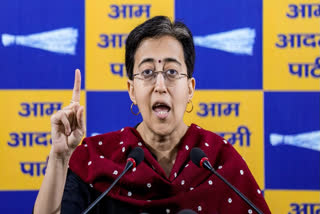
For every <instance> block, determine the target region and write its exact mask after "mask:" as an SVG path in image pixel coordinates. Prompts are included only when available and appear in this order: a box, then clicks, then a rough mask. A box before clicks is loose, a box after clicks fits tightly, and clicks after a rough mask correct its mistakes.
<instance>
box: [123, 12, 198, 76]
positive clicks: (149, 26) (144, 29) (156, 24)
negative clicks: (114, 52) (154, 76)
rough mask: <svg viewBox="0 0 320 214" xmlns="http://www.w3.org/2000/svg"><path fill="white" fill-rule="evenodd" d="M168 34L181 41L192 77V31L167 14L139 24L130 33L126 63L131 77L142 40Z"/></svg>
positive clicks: (193, 53)
mask: <svg viewBox="0 0 320 214" xmlns="http://www.w3.org/2000/svg"><path fill="white" fill-rule="evenodd" d="M166 35H168V36H172V37H174V38H175V39H177V40H178V41H179V42H180V43H181V45H182V47H183V52H184V60H185V64H186V66H187V73H188V78H191V77H192V74H193V69H194V61H195V50H194V43H193V37H192V33H191V31H190V30H189V28H188V27H187V26H186V25H185V24H184V23H182V22H178V21H176V22H171V20H170V19H169V18H168V17H166V16H155V17H153V18H151V19H149V20H147V21H145V22H144V23H142V24H140V25H139V26H137V27H136V28H135V29H133V30H132V31H131V32H130V34H129V35H128V38H127V40H126V54H125V64H126V69H127V75H128V77H129V79H131V80H132V79H133V67H134V55H135V53H136V51H137V48H138V47H139V45H140V43H141V42H142V40H144V39H146V38H156V37H161V36H166Z"/></svg>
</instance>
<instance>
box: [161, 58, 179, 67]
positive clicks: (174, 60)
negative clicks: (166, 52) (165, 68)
mask: <svg viewBox="0 0 320 214" xmlns="http://www.w3.org/2000/svg"><path fill="white" fill-rule="evenodd" d="M164 62H165V63H167V62H174V63H177V64H179V65H180V66H181V63H180V62H179V61H178V60H177V59H175V58H171V57H168V58H165V59H164Z"/></svg>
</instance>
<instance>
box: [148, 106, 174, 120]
mask: <svg viewBox="0 0 320 214" xmlns="http://www.w3.org/2000/svg"><path fill="white" fill-rule="evenodd" d="M152 110H153V112H154V113H155V114H156V116H157V117H158V118H160V119H165V118H167V117H168V115H169V112H170V110H171V108H170V106H169V105H168V104H166V103H160V102H156V103H155V104H153V106H152Z"/></svg>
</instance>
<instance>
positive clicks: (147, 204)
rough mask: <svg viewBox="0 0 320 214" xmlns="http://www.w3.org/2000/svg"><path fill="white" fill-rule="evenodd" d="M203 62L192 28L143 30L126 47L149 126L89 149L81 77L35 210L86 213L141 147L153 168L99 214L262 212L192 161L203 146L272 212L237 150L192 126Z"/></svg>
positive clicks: (55, 130) (122, 186)
mask: <svg viewBox="0 0 320 214" xmlns="http://www.w3.org/2000/svg"><path fill="white" fill-rule="evenodd" d="M194 60H195V52H194V44H193V38H192V34H191V32H190V31H189V29H188V28H187V27H186V26H185V25H184V24H183V23H180V22H176V23H171V21H170V20H169V19H168V18H167V17H163V16H158V17H154V18H152V19H150V20H148V21H146V22H144V23H143V24H141V25H139V26H138V27H136V28H135V29H134V30H133V31H132V32H131V33H130V34H129V36H128V38H127V41H126V58H125V61H126V68H127V74H128V77H129V80H128V92H129V95H130V99H131V101H132V103H133V105H137V106H138V109H139V111H140V113H141V115H142V118H143V121H142V122H141V123H140V124H138V125H137V126H136V127H135V128H131V127H125V128H123V129H121V130H119V131H116V132H111V133H107V134H103V135H98V136H94V137H88V138H85V139H84V140H83V141H82V144H81V145H80V146H78V144H79V143H80V141H81V139H82V137H83V135H84V133H85V123H84V120H83V111H84V108H83V107H82V106H80V105H79V99H80V85H81V84H80V82H81V80H80V71H78V70H77V71H76V74H75V84H74V90H73V97H72V103H71V104H70V105H69V106H68V107H66V108H64V109H63V110H61V111H59V112H57V113H56V114H55V115H54V116H53V117H52V119H51V125H52V142H53V146H52V150H51V152H50V156H49V161H48V166H47V172H46V175H45V178H44V181H43V184H42V186H41V189H40V191H39V194H38V197H37V200H36V203H35V208H34V213H60V211H61V212H62V213H80V212H81V211H83V210H84V209H85V208H86V207H87V206H88V205H89V204H90V203H91V202H93V201H94V200H95V198H96V197H97V196H98V195H100V194H101V192H103V191H104V190H106V189H107V188H108V187H109V186H110V184H111V183H112V182H113V181H114V179H115V178H116V177H117V176H118V175H119V173H120V172H121V171H122V169H123V167H124V165H125V162H126V158H127V155H128V153H129V152H130V151H131V150H132V149H133V148H134V147H137V146H139V147H141V148H142V149H143V150H144V153H145V159H144V161H143V162H142V163H141V164H140V165H139V166H138V167H137V168H134V169H132V170H130V171H129V172H128V173H127V174H126V175H125V176H124V177H123V178H121V180H120V181H119V183H118V184H117V185H116V186H115V187H114V188H113V189H112V191H111V192H110V193H109V194H108V195H107V196H106V197H105V198H104V199H103V201H101V202H100V203H99V204H98V205H97V206H96V207H95V208H94V213H177V212H179V211H180V210H182V209H192V210H194V211H196V212H197V213H252V212H253V211H252V210H251V208H250V207H249V206H248V205H247V204H246V203H245V202H244V201H242V200H241V199H240V198H239V197H238V196H237V195H236V194H235V193H233V192H232V191H231V190H230V189H229V188H228V187H227V186H226V185H225V184H224V183H222V182H221V181H220V180H219V179H217V178H216V177H215V176H213V175H211V174H210V173H209V172H207V171H206V170H204V169H200V168H198V167H197V166H196V165H194V164H193V163H191V161H190V158H189V154H190V151H191V149H192V148H193V147H200V148H201V149H203V150H204V151H205V152H206V153H207V155H208V157H209V160H210V161H211V163H213V167H214V168H215V169H217V171H218V172H220V174H221V175H223V176H224V177H225V178H226V179H228V180H229V181H230V182H231V183H232V184H233V185H235V186H236V188H238V189H239V190H240V191H242V192H243V193H244V194H245V195H246V196H247V197H248V198H249V199H250V200H251V201H252V202H253V203H254V204H256V205H257V207H259V208H260V209H261V210H262V211H263V212H264V213H270V211H269V209H268V206H267V204H266V203H265V200H264V198H263V196H262V194H261V191H260V189H259V187H258V185H257V183H256V182H255V180H254V178H253V176H252V175H251V173H250V171H249V169H248V168H247V166H246V164H245V162H244V161H243V159H242V158H241V156H240V155H239V154H238V153H237V152H236V151H235V150H234V149H233V147H232V145H230V144H229V143H227V141H225V140H224V139H223V138H221V137H219V136H218V135H216V134H214V133H212V132H209V131H206V130H204V129H202V128H200V127H199V126H196V125H195V124H192V125H191V126H190V127H188V126H187V125H186V124H185V123H184V122H183V115H184V113H185V112H186V111H188V110H186V108H187V106H188V103H190V104H191V105H192V102H191V99H192V96H193V94H194V90H195V79H194V78H193V77H192V74H193V67H194ZM131 107H132V106H131ZM77 146H78V147H77ZM68 164H69V169H68Z"/></svg>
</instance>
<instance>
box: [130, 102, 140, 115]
mask: <svg viewBox="0 0 320 214" xmlns="http://www.w3.org/2000/svg"><path fill="white" fill-rule="evenodd" d="M133 105H136V104H134V103H133V102H132V104H131V107H130V110H131V113H132V114H133V115H136V116H137V115H139V114H140V111H138V113H134V112H133V109H132V108H133Z"/></svg>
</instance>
